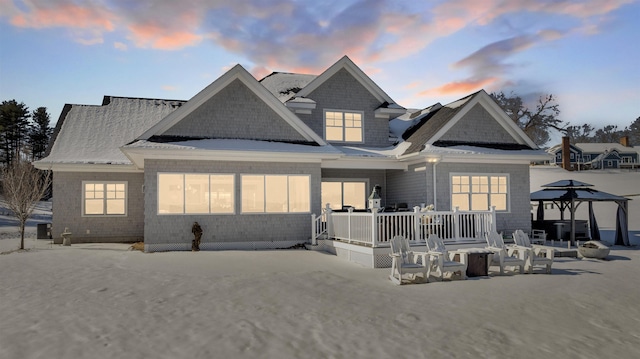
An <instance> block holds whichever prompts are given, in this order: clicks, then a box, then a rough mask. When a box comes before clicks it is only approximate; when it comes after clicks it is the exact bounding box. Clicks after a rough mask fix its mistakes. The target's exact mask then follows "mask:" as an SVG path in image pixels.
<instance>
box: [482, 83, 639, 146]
mask: <svg viewBox="0 0 640 359" xmlns="http://www.w3.org/2000/svg"><path fill="white" fill-rule="evenodd" d="M491 97H492V98H493V99H494V100H495V101H496V103H497V104H498V105H499V106H500V107H501V108H502V109H503V110H504V112H505V113H506V114H507V115H508V116H509V117H510V118H511V119H512V120H513V121H514V122H515V123H516V124H517V125H518V126H519V127H520V128H521V129H522V130H523V131H524V132H525V133H526V134H527V135H528V136H529V137H530V138H531V139H532V140H533V142H535V143H536V144H537V145H538V146H544V145H545V144H548V142H549V140H550V139H551V134H552V132H551V131H554V130H555V131H558V132H560V133H561V134H562V135H563V136H568V137H569V138H570V140H571V142H572V143H584V142H599V143H614V142H615V143H617V142H619V141H620V139H621V138H622V137H623V136H628V138H629V143H630V144H631V145H640V117H638V118H636V119H635V121H632V122H631V124H630V125H629V126H626V127H625V128H624V129H618V126H617V125H607V126H604V127H603V128H600V129H596V128H595V127H594V126H593V125H591V124H588V123H585V124H582V125H572V124H570V123H569V122H563V121H562V120H560V119H559V118H558V116H559V115H560V105H559V104H558V102H557V101H556V97H555V96H553V95H551V94H545V95H541V96H540V97H539V98H538V101H537V103H536V105H535V107H534V108H529V107H528V106H527V105H526V104H525V102H524V101H523V99H522V97H520V96H518V95H517V94H514V93H510V94H509V95H506V94H505V93H504V92H494V93H492V94H491ZM550 145H553V144H550Z"/></svg>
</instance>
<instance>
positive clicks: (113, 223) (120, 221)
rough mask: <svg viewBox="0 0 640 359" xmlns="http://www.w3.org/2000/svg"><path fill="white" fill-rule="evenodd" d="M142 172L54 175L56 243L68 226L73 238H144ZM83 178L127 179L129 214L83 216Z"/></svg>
mask: <svg viewBox="0 0 640 359" xmlns="http://www.w3.org/2000/svg"><path fill="white" fill-rule="evenodd" d="M143 180H144V176H143V174H142V173H105V172H96V173H90V172H56V173H55V174H54V176H53V199H52V211H53V221H52V224H51V231H52V235H53V237H54V240H55V242H56V243H62V238H61V236H60V234H61V233H62V232H63V231H64V229H65V228H69V231H70V232H71V233H72V235H71V238H72V240H71V242H72V243H73V242H137V241H141V240H142V238H143V235H144V233H143V230H144V227H143V226H142V223H143V221H144V197H143V195H142V184H143ZM83 181H126V182H127V215H126V216H125V217H120V216H105V217H83V216H82V191H83V189H82V182H83Z"/></svg>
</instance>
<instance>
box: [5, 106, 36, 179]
mask: <svg viewBox="0 0 640 359" xmlns="http://www.w3.org/2000/svg"><path fill="white" fill-rule="evenodd" d="M29 116H30V114H29V108H28V107H27V105H25V104H24V103H22V102H20V103H18V102H17V101H16V100H9V101H2V104H0V128H2V132H0V148H1V149H2V151H3V156H2V162H5V163H6V164H7V166H10V165H11V163H12V162H13V160H14V159H15V158H19V156H20V153H21V151H22V150H23V146H24V145H25V143H26V139H27V133H28V129H29Z"/></svg>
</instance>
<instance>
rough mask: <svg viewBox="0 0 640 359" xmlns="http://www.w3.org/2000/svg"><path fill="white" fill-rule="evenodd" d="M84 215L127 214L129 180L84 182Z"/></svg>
mask: <svg viewBox="0 0 640 359" xmlns="http://www.w3.org/2000/svg"><path fill="white" fill-rule="evenodd" d="M82 215H83V216H126V215H127V182H88V181H85V182H82Z"/></svg>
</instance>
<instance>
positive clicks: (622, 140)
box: [620, 136, 631, 147]
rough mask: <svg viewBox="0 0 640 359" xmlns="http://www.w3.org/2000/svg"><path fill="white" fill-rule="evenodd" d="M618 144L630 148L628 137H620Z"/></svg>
mask: <svg viewBox="0 0 640 359" xmlns="http://www.w3.org/2000/svg"><path fill="white" fill-rule="evenodd" d="M620 144H621V145H623V146H624V147H631V146H629V136H622V137H620Z"/></svg>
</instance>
